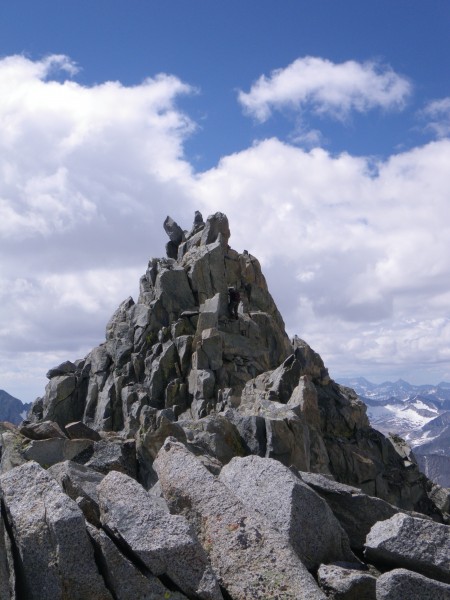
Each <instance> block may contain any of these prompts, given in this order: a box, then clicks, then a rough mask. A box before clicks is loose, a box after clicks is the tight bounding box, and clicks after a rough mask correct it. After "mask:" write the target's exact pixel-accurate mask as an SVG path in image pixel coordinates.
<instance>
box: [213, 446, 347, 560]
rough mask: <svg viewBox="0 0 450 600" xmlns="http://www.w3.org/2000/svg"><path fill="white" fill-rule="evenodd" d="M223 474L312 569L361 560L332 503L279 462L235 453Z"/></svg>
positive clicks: (223, 480)
mask: <svg viewBox="0 0 450 600" xmlns="http://www.w3.org/2000/svg"><path fill="white" fill-rule="evenodd" d="M219 479H220V481H221V482H222V483H224V484H225V485H226V486H227V487H229V488H230V490H231V491H232V492H233V494H235V495H236V496H237V497H238V498H239V499H240V500H241V501H242V502H243V503H244V504H245V505H246V506H248V507H251V508H254V509H255V510H257V511H258V512H259V513H260V514H261V515H263V516H264V517H265V518H266V519H267V520H268V521H269V522H270V524H271V525H272V526H273V527H275V528H276V529H277V530H278V531H279V532H280V533H282V534H283V535H284V536H285V538H286V541H287V542H288V543H290V544H291V546H292V547H293V548H294V550H295V551H296V553H297V554H298V556H299V558H300V559H301V560H302V562H303V564H304V565H305V566H306V568H307V569H314V568H317V567H319V565H320V564H321V563H326V562H332V561H349V562H352V561H354V562H358V559H357V558H356V557H355V556H354V554H353V553H352V552H351V550H350V544H349V541H348V537H347V534H346V533H345V531H344V530H343V529H342V527H341V526H340V524H339V522H338V520H337V519H336V517H335V516H334V515H333V513H332V511H331V509H330V508H329V506H328V505H327V503H326V502H325V501H324V500H322V498H321V497H320V496H319V495H318V494H316V492H314V491H313V490H312V489H311V488H310V487H308V486H307V485H306V484H305V483H303V481H301V480H300V479H299V478H298V477H296V476H295V475H294V474H293V473H292V471H290V469H288V468H287V467H285V466H284V465H282V464H281V463H279V462H278V461H275V460H273V459H270V458H261V457H259V456H247V457H245V458H233V459H232V460H231V462H229V463H228V464H227V465H226V466H225V467H224V468H223V469H222V471H221V473H220V476H219Z"/></svg>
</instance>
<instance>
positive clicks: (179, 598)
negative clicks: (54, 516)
mask: <svg viewBox="0 0 450 600" xmlns="http://www.w3.org/2000/svg"><path fill="white" fill-rule="evenodd" d="M88 532H89V535H90V537H91V539H92V540H93V542H94V545H95V547H96V550H97V553H98V554H99V556H101V560H100V563H101V570H102V573H103V576H104V578H105V581H106V583H107V585H108V588H109V589H111V590H114V598H115V600H163V599H170V600H183V599H185V598H186V596H184V595H183V594H181V593H179V592H174V591H172V590H169V589H168V588H166V587H165V586H164V585H163V584H162V583H161V582H160V581H159V579H158V578H157V577H154V576H153V575H152V574H151V573H148V572H146V573H143V572H142V571H143V569H142V568H141V569H139V568H137V567H136V565H135V564H133V562H132V561H131V560H128V558H126V557H125V556H124V555H123V554H122V553H121V552H120V551H119V550H118V548H117V546H116V545H115V544H114V542H112V541H111V540H110V538H109V537H108V536H107V535H106V533H105V532H104V531H102V530H101V529H96V528H95V527H92V526H90V527H89V528H88Z"/></svg>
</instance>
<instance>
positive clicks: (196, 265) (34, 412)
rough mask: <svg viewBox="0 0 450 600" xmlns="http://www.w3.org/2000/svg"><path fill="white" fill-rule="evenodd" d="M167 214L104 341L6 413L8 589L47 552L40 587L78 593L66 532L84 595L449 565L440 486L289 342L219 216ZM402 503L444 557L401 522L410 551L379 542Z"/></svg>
mask: <svg viewBox="0 0 450 600" xmlns="http://www.w3.org/2000/svg"><path fill="white" fill-rule="evenodd" d="M164 228H165V230H166V232H167V234H168V236H169V242H168V244H167V247H166V252H167V257H166V258H159V259H156V258H152V259H150V261H149V263H148V267H147V270H146V272H145V273H144V275H143V276H142V278H141V280H140V293H139V297H138V299H137V302H135V301H134V300H133V299H132V298H127V299H126V300H124V302H122V304H121V305H120V306H119V307H118V309H117V310H116V312H115V313H114V314H113V316H112V317H111V319H110V320H109V322H108V323H107V326H106V338H105V341H104V343H102V344H101V345H99V346H98V347H96V348H94V349H93V350H92V351H91V352H90V353H89V354H88V355H87V356H86V357H85V358H83V359H80V360H76V361H74V362H71V361H66V362H64V363H62V364H60V365H58V366H57V367H55V368H53V369H50V370H49V372H48V373H47V377H48V378H49V382H48V384H47V387H46V390H45V394H44V396H43V397H42V398H40V399H38V400H37V401H36V402H35V403H34V404H33V406H32V408H31V410H30V412H29V415H28V418H27V420H26V421H25V422H24V423H22V425H21V427H20V428H17V427H15V426H14V425H12V424H5V423H3V424H0V452H1V473H2V475H1V478H0V497H1V505H2V512H1V515H2V516H1V519H0V575H1V579H0V599H1V600H3V597H5V598H13V597H14V595H16V596H17V598H26V599H27V598H28V597H30V598H32V597H34V596H33V593H35V592H34V591H33V590H32V588H34V586H35V585H39V586H40V585H41V579H42V577H43V576H42V574H41V573H40V571H42V570H44V568H46V567H45V565H47V563H48V564H50V565H51V568H50V567H49V569H50V570H49V582H50V583H48V585H49V586H50V587H48V588H45V587H44V588H42V589H43V590H44V591H43V592H42V591H41V592H40V596H39V597H40V599H41V600H47V598H49V599H50V598H51V599H52V600H56V599H57V598H68V597H70V598H72V597H73V598H76V597H77V596H76V595H73V596H70V594H69V596H68V595H67V593H66V591H65V590H66V588H67V589H69V590H71V589H72V588H71V587H70V586H72V585H73V584H72V572H71V571H70V569H69V567H68V563H69V562H70V561H71V560H73V561H75V557H74V556H73V554H70V552H69V549H68V546H67V539H66V537H65V536H66V532H70V536H71V538H72V541H74V543H75V545H77V547H79V548H80V549H82V550H81V551H82V553H83V561H84V562H82V565H80V567H82V568H80V569H78V571H77V577H78V579H79V581H80V585H79V590H89V592H86V595H85V596H84V597H86V598H89V597H90V596H89V594H92V595H93V594H94V593H96V594H97V596H95V597H98V598H101V597H103V596H105V597H110V596H111V597H113V598H128V597H131V596H132V597H136V598H139V597H142V598H150V599H153V598H154V599H155V600H156V599H158V600H159V599H160V598H176V599H180V598H182V597H189V598H191V599H196V598H221V597H223V598H227V599H229V598H231V599H232V600H234V599H241V598H242V599H244V598H245V599H246V600H253V598H255V599H256V598H267V597H276V598H279V599H280V600H288V599H291V600H292V599H293V598H308V600H309V599H314V598H325V593H324V591H325V592H326V595H327V597H329V598H353V597H355V594H360V597H359V600H361V598H363V597H365V596H364V595H361V594H366V595H367V597H368V598H369V597H370V594H372V595H373V593H374V588H373V579H372V578H373V577H376V576H377V575H378V574H379V573H378V572H377V571H376V570H375V569H374V568H372V566H370V564H369V563H370V562H371V561H373V562H375V563H376V567H377V568H378V569H379V570H380V571H382V572H384V571H387V573H385V574H384V575H383V577H385V575H388V572H389V570H392V569H393V568H395V567H406V568H407V569H410V570H412V571H414V572H419V573H420V572H422V573H424V574H425V576H426V577H428V578H430V577H431V579H432V582H433V581H435V580H437V579H439V578H440V579H444V580H445V577H443V576H442V569H443V568H445V567H443V566H442V565H443V564H445V555H446V552H447V547H446V546H444V545H443V544H444V542H443V541H442V540H443V539H445V535H448V530H449V528H448V525H445V524H444V523H446V522H447V523H448V522H449V521H448V519H449V516H448V509H449V502H448V494H447V491H446V490H444V489H442V488H439V486H435V485H433V484H431V482H430V481H428V480H427V478H426V477H425V476H424V475H422V474H421V473H420V471H419V469H418V467H417V464H416V463H415V459H414V456H412V455H411V454H410V453H409V452H407V451H405V448H404V447H403V446H401V444H400V443H399V442H398V439H397V438H396V437H395V436H391V437H390V438H386V437H384V436H383V435H382V434H381V433H379V432H377V431H376V430H374V429H372V428H371V427H370V425H369V422H368V420H367V417H366V413H365V407H364V405H363V403H362V402H361V401H360V400H359V399H358V397H357V395H356V394H355V393H354V392H353V391H352V390H351V389H349V388H346V387H343V386H339V385H338V384H336V383H335V382H334V381H332V380H331V379H330V377H329V374H328V372H327V369H326V367H325V365H324V363H323V361H322V359H321V358H320V356H319V355H318V354H317V353H316V352H314V350H312V348H310V347H309V346H308V344H307V343H306V342H304V341H303V340H301V339H300V338H298V337H296V336H295V337H294V338H293V339H291V340H290V339H289V338H288V336H287V334H286V332H285V329H284V323H283V320H282V317H281V315H280V313H279V312H278V309H277V307H276V305H275V303H274V301H273V299H272V297H271V295H270V293H269V291H268V288H267V284H266V281H265V279H264V276H263V274H262V272H261V267H260V265H259V263H258V261H257V259H256V258H255V257H253V256H252V255H251V254H249V253H248V252H247V251H244V252H243V253H238V252H236V251H235V250H233V249H232V248H231V247H230V246H229V239H230V229H229V225H228V220H227V218H226V216H225V215H223V214H222V213H216V214H215V215H211V216H210V217H208V219H206V221H204V220H203V217H202V216H201V215H200V214H199V213H196V216H195V220H194V223H193V225H192V227H191V228H190V229H189V230H183V229H182V228H181V227H180V226H179V225H178V224H177V223H175V221H174V220H173V219H171V218H170V217H168V218H167V219H166V221H165V223H164ZM230 288H234V289H235V290H237V291H238V292H239V294H240V301H239V304H238V306H237V307H236V306H235V300H232V301H230V297H229V289H230ZM236 308H237V310H235V309H236ZM32 461H34V462H32ZM16 482H17V485H16ZM19 482H20V483H19ZM30 490H34V496H33V495H32V493H31V491H30ZM30 508H32V510H31V511H30V512H31V513H32V514H31V516H30V523H31V524H30V526H29V527H28V525H27V523H28V522H26V518H25V516H24V515H25V513H26V511H27V510H30ZM49 511H50V512H49ZM406 512H408V514H407V515H405V513H406ZM409 513H410V514H409ZM410 515H412V516H410ZM404 516H407V517H408V519H412V520H413V522H414V523H416V521H419V522H420V525H417V524H416V525H415V527H417V528H418V529H420V531H422V530H424V528H426V527H430V525H429V524H431V526H434V527H437V528H438V529H437V530H436V531H439V532H440V533H439V536H441V537H439V536H438V538H436V539H439V544H440V546H441V547H443V548H445V549H444V550H443V551H442V552H443V555H442V556H441V555H439V556H440V559H439V564H438V565H437V570H436V569H434V570H433V569H430V568H428V567H425V566H423V563H424V555H426V554H427V553H429V552H430V549H429V548H428V550H427V551H426V552H425V554H424V552H423V545H424V547H425V546H426V539H425V540H423V544H422V542H421V544H420V545H419V544H417V547H414V546H411V548H410V549H408V548H409V547H408V544H407V543H403V537H402V536H403V535H404V533H403V530H402V529H401V528H400V529H399V530H398V531H397V530H396V534H395V536H394V537H395V538H396V539H395V544H394V545H395V548H397V546H402V545H403V548H401V552H400V551H399V556H401V557H402V558H401V560H397V558H398V557H397V554H396V553H397V549H395V550H394V551H390V552H391V554H392V555H394V554H395V556H396V557H397V558H395V560H394V559H392V556H391V555H390V556H389V557H388V556H387V555H385V554H383V555H381V554H382V551H383V552H384V550H382V549H383V548H384V546H385V545H386V544H387V542H386V543H385V541H383V542H379V541H377V542H376V543H375V542H374V535H375V533H374V532H377V531H382V530H383V523H392V522H393V520H394V522H396V521H395V519H399V518H400V517H401V518H402V519H403V517H404ZM419 517H423V518H419ZM425 518H426V519H428V520H424V519H425ZM431 519H433V520H434V521H436V523H435V522H434V521H432V520H431ZM402 522H403V521H402ZM405 523H406V521H405ZM408 523H409V521H408ZM427 523H428V525H427ZM424 524H425V525H424ZM69 525H70V526H69ZM377 528H378V529H377ZM440 528H441V529H440ZM427 531H428V529H427ZM433 531H435V530H433ZM25 532H29V533H30V536H31V537H30V543H29V544H28V541H27V539H28V538H27V537H26V536H27V535H28V533H25ZM59 535H61V536H62V538H61V539H60V538H59V537H58V536H59ZM420 535H421V534H420ZM420 535H419V534H418V533H417V536H418V539H421V538H420ZM427 535H428V534H427ZM433 535H434V534H433ZM42 536H43V537H44V538H45V542H44V543H43V545H42V551H41V550H39V551H38V550H37V548H38V546H39V544H40V539H41V537H42ZM442 536H444V537H442ZM425 538H426V536H425ZM377 539H378V538H377ZM433 539H434V538H433ZM25 542H26V543H25ZM392 543H394V542H392ZM389 544H391V541H389ZM364 548H365V549H366V551H365V552H366V553H365V555H364V554H363V553H362V550H363V549H364ZM27 549H29V550H27ZM27 552H31V553H32V554H33V553H36V557H35V558H36V561H35V562H34V554H33V556H32V559H29V556H30V555H29V554H27ZM402 553H403V554H402ZM427 560H428V559H427ZM425 562H426V561H425ZM430 564H431V563H430ZM36 565H37V566H36ZM367 565H368V566H367ZM435 567H436V565H435ZM369 568H370V572H369V571H368V570H367V569H369ZM425 570H426V571H427V572H425ZM66 579H67V581H66ZM386 579H388V578H387V577H386ZM341 584H342V585H341ZM389 585H390V584H389ZM440 585H446V584H445V583H442V584H440ZM321 588H323V589H321ZM381 589H384V588H381V587H380V590H381ZM440 589H441V588H440ZM77 593H80V594H81V591H80V592H77ZM377 593H378V592H377ZM381 593H382V592H380V594H381ZM383 593H384V592H383ZM392 593H393V592H392ZM27 594H28V595H27Z"/></svg>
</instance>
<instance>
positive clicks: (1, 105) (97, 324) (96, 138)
mask: <svg viewBox="0 0 450 600" xmlns="http://www.w3.org/2000/svg"><path fill="white" fill-rule="evenodd" d="M76 73H77V66H76V65H74V64H73V63H72V62H71V61H70V59H69V58H67V57H65V56H59V55H58V56H50V57H47V58H45V59H43V60H40V61H32V60H30V59H28V58H26V57H24V56H10V57H7V58H4V59H2V60H0V127H1V131H2V135H1V136H0V248H1V252H2V257H3V258H2V263H1V265H0V280H1V296H2V298H1V301H2V313H1V323H0V353H1V355H2V365H6V364H7V363H8V360H9V357H10V353H11V352H15V353H18V354H17V355H16V356H18V357H19V358H18V361H19V362H20V361H21V360H22V359H21V358H20V357H21V356H23V360H24V361H25V360H28V358H29V357H30V352H31V350H33V351H34V352H37V351H38V350H39V351H40V355H39V356H40V360H41V361H45V360H46V359H45V356H46V355H45V354H44V353H45V352H47V353H49V354H48V359H49V362H50V360H51V359H52V357H54V356H55V353H59V354H63V352H64V351H65V352H66V357H67V353H68V354H70V355H71V356H72V358H75V357H76V356H77V355H78V356H79V355H80V354H82V353H83V352H86V351H87V350H88V349H89V347H90V346H91V345H92V342H94V344H96V343H99V342H100V341H102V339H103V330H104V325H105V323H106V320H107V318H108V317H109V315H110V314H111V312H112V311H113V310H115V307H116V306H117V304H118V303H119V302H120V301H121V300H123V299H124V298H125V297H126V296H127V295H130V294H133V295H135V293H136V287H137V282H138V277H139V268H140V270H141V272H142V271H143V270H144V269H145V266H146V260H147V259H148V258H149V257H150V256H151V255H159V254H160V253H161V248H163V247H164V243H165V240H164V233H163V231H162V227H161V223H162V222H163V220H164V218H165V216H166V215H167V212H172V213H176V214H177V215H180V216H183V215H185V216H186V218H187V216H188V215H189V218H191V215H192V214H193V211H194V207H193V206H192V205H190V204H189V195H188V194H187V192H186V190H187V189H188V187H189V185H188V184H186V181H188V182H189V181H191V167H190V165H189V164H188V163H187V161H186V160H185V159H184V156H183V144H184V141H185V139H186V137H187V136H189V135H190V134H191V133H192V131H193V130H194V128H195V125H194V123H193V122H192V121H191V120H190V119H189V118H188V117H187V115H186V114H184V113H183V112H182V111H180V110H179V109H178V108H177V105H176V102H177V99H178V98H179V97H180V96H182V95H185V94H190V93H193V92H194V91H195V90H194V89H193V88H192V87H191V86H189V85H187V84H185V83H183V82H182V81H180V80H179V79H178V78H176V77H174V76H171V75H165V74H161V75H157V76H156V77H154V78H149V79H146V80H145V81H143V82H142V83H140V84H138V85H135V86H132V87H125V86H123V85H122V84H121V83H119V82H105V83H102V84H99V85H93V86H82V85H80V84H79V83H77V82H76V81H74V80H73V79H72V77H73V76H75V75H76ZM25 357H28V358H27V359H25ZM41 364H42V363H41ZM50 364H51V363H50ZM48 366H49V365H48V364H47V365H45V363H44V365H43V366H42V369H41V370H42V372H43V373H44V374H45V371H46V369H47V368H48ZM4 368H6V367H4ZM8 373H9V375H7V374H6V372H3V371H2V373H1V374H0V375H1V378H0V381H2V383H1V384H0V387H5V388H6V389H8V388H7V386H8V385H9V383H10V379H11V377H14V371H8ZM15 378H16V385H17V374H16V376H15ZM10 389H12V388H10ZM25 399H27V398H25ZM28 399H29V398H28Z"/></svg>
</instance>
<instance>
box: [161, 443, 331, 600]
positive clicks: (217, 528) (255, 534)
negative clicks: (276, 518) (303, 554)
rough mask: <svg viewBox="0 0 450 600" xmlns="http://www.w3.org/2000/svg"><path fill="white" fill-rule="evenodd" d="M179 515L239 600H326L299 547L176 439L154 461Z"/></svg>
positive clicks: (164, 491)
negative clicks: (292, 543)
mask: <svg viewBox="0 0 450 600" xmlns="http://www.w3.org/2000/svg"><path fill="white" fill-rule="evenodd" d="M154 467H155V469H156V471H157V473H158V476H159V481H160V484H161V489H162V491H163V494H164V497H165V499H166V501H167V503H168V505H169V507H170V509H171V510H172V511H173V512H177V513H181V514H184V515H185V516H186V518H187V519H188V520H189V521H190V522H191V523H192V525H193V526H194V527H195V529H196V532H197V535H198V537H199V539H200V541H201V543H202V545H203V547H204V548H205V550H206V551H207V552H208V554H209V557H210V560H211V564H212V567H213V569H214V571H215V572H216V574H217V576H218V578H219V582H220V584H221V585H222V586H223V587H224V588H225V590H226V592H227V594H228V595H229V596H230V597H231V598H233V600H249V599H250V598H251V599H252V600H253V599H254V600H257V599H261V600H263V599H264V600H265V599H268V598H277V599H279V600H288V599H290V600H294V599H295V600H325V596H324V595H323V593H322V592H321V591H320V590H319V588H318V586H317V584H316V582H315V581H314V579H313V577H312V576H311V575H310V573H309V572H308V571H307V569H306V567H305V566H304V565H303V563H302V562H301V560H300V559H299V558H298V556H297V555H296V553H295V552H294V550H293V548H292V547H291V546H290V545H289V544H288V543H287V541H286V539H285V537H283V536H281V535H280V533H279V532H278V531H276V529H274V528H272V527H270V525H269V524H268V523H267V521H266V520H265V519H263V518H262V517H261V516H260V515H258V513H256V511H254V510H252V509H251V508H249V507H248V506H245V505H244V504H243V502H242V501H241V500H240V499H239V498H238V497H237V496H235V495H234V494H233V492H232V491H231V490H230V489H229V488H228V487H227V486H226V485H225V484H224V483H222V482H221V481H219V479H217V478H216V477H215V476H214V475H213V474H212V473H210V472H209V471H208V470H207V469H206V468H205V467H204V466H203V465H202V463H201V462H200V461H199V460H198V459H197V458H196V457H195V456H194V455H193V454H191V453H190V452H189V450H187V448H186V447H185V446H183V444H180V443H179V442H177V441H176V440H175V439H174V438H168V439H167V440H166V442H165V443H164V445H163V446H162V448H161V450H160V451H159V453H158V456H157V458H156V460H155V462H154Z"/></svg>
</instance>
